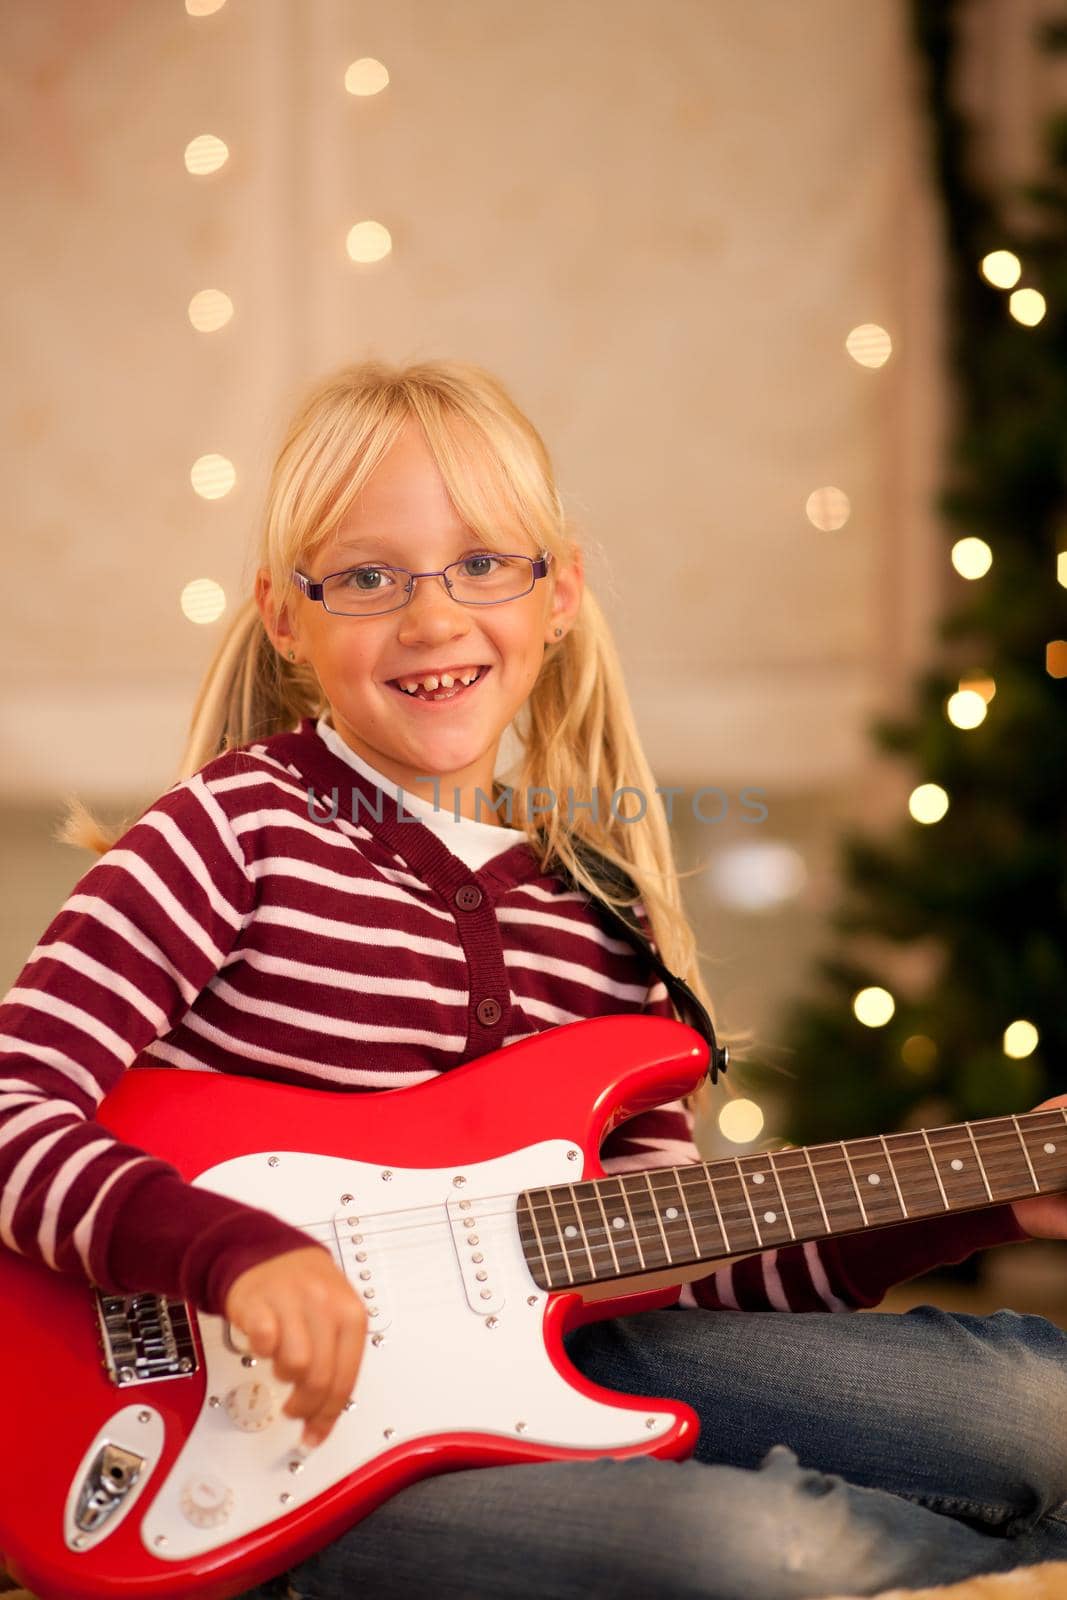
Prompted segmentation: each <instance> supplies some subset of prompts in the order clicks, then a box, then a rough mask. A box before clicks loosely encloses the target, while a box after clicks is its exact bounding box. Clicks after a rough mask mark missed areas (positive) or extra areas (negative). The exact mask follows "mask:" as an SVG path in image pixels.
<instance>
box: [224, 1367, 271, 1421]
mask: <svg viewBox="0 0 1067 1600" xmlns="http://www.w3.org/2000/svg"><path fill="white" fill-rule="evenodd" d="M224 1405H225V1408H226V1415H227V1416H228V1417H229V1419H230V1421H231V1422H232V1423H233V1425H234V1427H235V1428H240V1430H241V1432H242V1433H259V1432H260V1430H261V1429H263V1428H266V1427H269V1426H270V1424H271V1423H272V1422H273V1421H274V1394H273V1392H272V1391H271V1388H270V1385H269V1384H266V1383H264V1382H263V1380H262V1379H261V1378H249V1379H248V1381H247V1382H246V1383H239V1384H238V1385H237V1387H236V1388H235V1389H231V1390H230V1392H229V1394H228V1395H227V1396H226V1399H225V1401H224Z"/></svg>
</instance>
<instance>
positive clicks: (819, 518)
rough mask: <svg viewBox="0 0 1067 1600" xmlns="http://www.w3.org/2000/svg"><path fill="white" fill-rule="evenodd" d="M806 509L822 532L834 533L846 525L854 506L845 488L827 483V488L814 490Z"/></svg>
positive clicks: (809, 516)
mask: <svg viewBox="0 0 1067 1600" xmlns="http://www.w3.org/2000/svg"><path fill="white" fill-rule="evenodd" d="M804 510H805V511H806V512H807V514H808V521H809V522H810V523H812V524H813V525H814V526H815V527H816V528H818V529H820V531H821V532H823V533H833V532H835V530H836V529H838V528H843V527H844V526H845V523H846V522H847V521H848V519H849V516H850V515H851V513H852V506H851V504H850V502H849V498H848V495H847V494H846V493H845V491H844V490H843V489H835V488H834V487H833V486H832V485H827V486H826V487H825V488H822V489H813V490H812V492H811V494H809V495H808V498H807V503H806V504H805V506H804Z"/></svg>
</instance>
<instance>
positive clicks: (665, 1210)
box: [646, 1167, 700, 1263]
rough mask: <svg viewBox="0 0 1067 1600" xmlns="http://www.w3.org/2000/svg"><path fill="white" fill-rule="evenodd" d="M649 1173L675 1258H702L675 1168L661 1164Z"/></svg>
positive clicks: (657, 1208)
mask: <svg viewBox="0 0 1067 1600" xmlns="http://www.w3.org/2000/svg"><path fill="white" fill-rule="evenodd" d="M646 1176H647V1178H648V1181H649V1185H650V1187H651V1189H652V1194H653V1203H654V1205H655V1206H656V1214H657V1218H658V1221H659V1225H660V1228H661V1230H662V1232H663V1234H664V1242H665V1243H666V1246H667V1251H668V1253H669V1255H670V1258H671V1262H672V1263H674V1262H684V1261H698V1260H699V1259H700V1251H699V1249H698V1248H697V1243H696V1239H695V1238H694V1236H693V1231H692V1228H691V1227H690V1225H689V1208H688V1206H687V1205H686V1203H685V1196H684V1195H683V1194H682V1191H681V1189H680V1188H679V1186H678V1178H677V1175H676V1174H675V1172H674V1170H673V1168H671V1167H660V1168H657V1169H656V1171H654V1172H649V1173H647V1174H646Z"/></svg>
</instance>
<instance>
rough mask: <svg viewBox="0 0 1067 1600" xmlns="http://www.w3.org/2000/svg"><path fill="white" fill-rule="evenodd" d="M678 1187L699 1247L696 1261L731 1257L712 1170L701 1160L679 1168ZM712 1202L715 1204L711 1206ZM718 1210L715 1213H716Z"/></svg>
mask: <svg viewBox="0 0 1067 1600" xmlns="http://www.w3.org/2000/svg"><path fill="white" fill-rule="evenodd" d="M678 1187H679V1188H680V1189H681V1191H682V1195H683V1197H684V1199H685V1202H686V1208H687V1211H688V1213H689V1220H690V1222H691V1224H692V1227H693V1234H694V1238H695V1239H696V1241H697V1244H696V1250H697V1253H696V1256H695V1257H694V1259H695V1260H697V1261H700V1260H702V1259H704V1258H706V1257H707V1258H710V1257H714V1256H718V1255H721V1256H728V1255H730V1254H731V1250H730V1241H729V1239H728V1238H727V1237H726V1229H725V1228H724V1227H723V1222H722V1216H721V1213H720V1211H719V1203H718V1201H717V1200H716V1199H715V1190H714V1189H713V1188H712V1186H711V1183H710V1182H709V1180H708V1169H707V1167H706V1166H705V1165H704V1163H703V1162H701V1161H698V1162H696V1163H695V1164H693V1165H691V1166H688V1167H679V1168H678ZM709 1199H710V1202H711V1204H710V1205H709ZM712 1207H714V1213H713V1211H712Z"/></svg>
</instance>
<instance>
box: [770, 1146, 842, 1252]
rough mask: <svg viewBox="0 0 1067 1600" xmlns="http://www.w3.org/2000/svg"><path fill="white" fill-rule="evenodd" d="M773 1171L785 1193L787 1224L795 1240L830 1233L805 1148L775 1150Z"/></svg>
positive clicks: (813, 1171) (812, 1168) (813, 1169)
mask: <svg viewBox="0 0 1067 1600" xmlns="http://www.w3.org/2000/svg"><path fill="white" fill-rule="evenodd" d="M773 1165H774V1172H775V1177H776V1178H777V1179H778V1187H779V1189H781V1190H782V1192H783V1196H784V1195H785V1194H788V1196H789V1199H788V1212H789V1224H790V1228H791V1231H792V1237H793V1238H794V1239H813V1238H816V1237H817V1236H818V1235H820V1234H823V1233H829V1231H830V1224H829V1222H828V1221H827V1220H826V1208H825V1207H824V1205H823V1203H822V1195H821V1194H820V1192H819V1185H818V1181H817V1179H816V1177H815V1168H814V1167H813V1166H812V1164H811V1157H810V1155H809V1154H808V1152H807V1150H803V1149H801V1150H797V1149H793V1148H787V1149H784V1150H776V1151H775V1152H774V1160H773Z"/></svg>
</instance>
